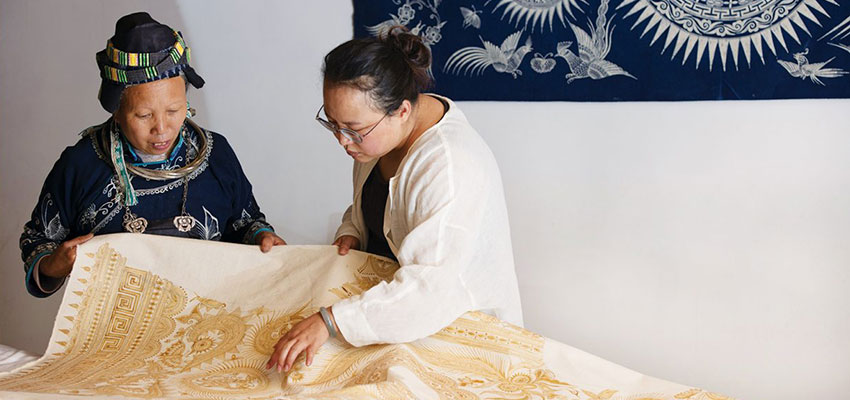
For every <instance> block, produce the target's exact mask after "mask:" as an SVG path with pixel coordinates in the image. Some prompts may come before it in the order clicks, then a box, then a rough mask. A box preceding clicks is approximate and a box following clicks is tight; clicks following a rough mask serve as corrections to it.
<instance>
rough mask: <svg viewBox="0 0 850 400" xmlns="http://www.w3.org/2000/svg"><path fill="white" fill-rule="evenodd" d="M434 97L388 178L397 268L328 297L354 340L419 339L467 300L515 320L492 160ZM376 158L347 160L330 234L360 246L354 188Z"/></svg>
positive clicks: (515, 296)
mask: <svg viewBox="0 0 850 400" xmlns="http://www.w3.org/2000/svg"><path fill="white" fill-rule="evenodd" d="M435 97H436V96H435ZM443 99H445V100H446V101H447V102H448V103H449V110H448V112H447V113H446V114H445V115H444V116H443V118H442V119H441V120H440V121H439V122H438V123H437V124H436V125H434V126H432V127H431V128H429V129H428V130H426V131H425V132H424V133H423V134H422V135H421V136H420V137H419V138H418V139H416V141H415V142H414V143H413V145H412V146H411V148H410V150H409V151H408V154H407V155H406V156H405V157H404V159H403V160H402V161H401V164H400V165H399V168H398V170H397V171H396V174H395V176H393V177H392V178H390V181H389V195H388V196H387V204H386V208H385V211H384V229H383V230H384V236H385V237H386V239H387V243H388V244H389V246H390V249H391V250H392V252H393V254H395V256H396V257H397V258H398V261H399V265H400V266H401V268H399V270H398V271H397V272H396V273H395V276H394V277H393V280H392V281H390V282H382V283H380V284H378V285H377V286H374V287H372V288H371V289H369V290H367V291H366V292H364V293H363V294H361V295H358V296H353V297H351V298H348V299H345V300H342V301H340V302H338V303H336V304H334V305H333V313H334V317H335V319H336V323H337V325H338V326H339V330H340V333H341V334H342V336H343V337H344V338H345V339H346V340H347V341H348V342H349V343H351V344H352V345H354V346H365V345H369V344H374V343H404V342H410V341H413V340H416V339H420V338H423V337H425V336H428V335H431V334H433V333H436V332H437V331H439V330H440V329H442V328H444V327H446V326H448V325H449V324H450V323H452V322H453V321H454V320H455V319H457V318H458V317H459V316H461V314H463V313H465V312H467V311H472V310H480V311H483V312H486V313H488V314H491V315H494V316H496V317H499V318H501V319H503V320H506V321H508V322H511V323H513V324H516V325H520V326H522V310H521V308H520V297H519V287H518V285H517V279H516V272H515V270H514V259H513V250H512V249H511V237H510V228H509V225H508V213H507V208H506V205H505V196H504V192H503V188H502V180H501V175H500V173H499V168H498V166H497V165H496V160H495V158H494V157H493V153H492V152H491V151H490V148H489V147H487V144H485V143H484V140H483V139H482V138H481V136H479V135H478V133H477V132H476V131H475V129H473V128H472V126H470V125H469V122H468V121H467V120H466V116H464V114H463V113H462V112H461V111H460V109H458V107H457V105H456V104H455V103H454V102H452V101H451V100H449V99H447V98H443ZM376 164H377V160H374V161H371V162H368V163H359V162H355V163H354V202H353V204H352V205H351V206H350V207H348V210H347V211H346V212H345V214H344V215H343V218H342V225H341V226H340V227H339V229H338V230H337V232H336V236H335V237H336V238H339V237H340V236H343V235H351V236H354V237H356V238H358V239H359V240H360V248H361V249H365V248H366V240H367V238H368V234H367V230H366V225H365V223H364V221H363V212H362V208H361V193H362V190H363V185H364V183H365V182H366V178H367V177H368V176H369V173H370V172H371V171H372V168H373V167H374V166H375V165H376Z"/></svg>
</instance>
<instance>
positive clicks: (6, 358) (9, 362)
mask: <svg viewBox="0 0 850 400" xmlns="http://www.w3.org/2000/svg"><path fill="white" fill-rule="evenodd" d="M37 358H38V357H36V356H34V355H32V354H30V353H27V352H26V351H23V350H18V349H15V348H12V347H9V346H4V345H2V344H0V372H6V371H11V370H13V369H15V368H18V367H20V366H22V365H24V364H26V363H29V362H30V361H34V360H36V359H37Z"/></svg>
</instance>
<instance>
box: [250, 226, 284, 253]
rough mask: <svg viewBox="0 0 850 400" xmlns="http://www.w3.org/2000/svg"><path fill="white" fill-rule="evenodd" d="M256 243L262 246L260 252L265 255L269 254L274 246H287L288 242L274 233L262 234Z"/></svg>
mask: <svg viewBox="0 0 850 400" xmlns="http://www.w3.org/2000/svg"><path fill="white" fill-rule="evenodd" d="M256 243H257V244H259V245H260V251H262V252H263V253H268V252H269V250H271V249H272V247H274V246H286V242H285V241H284V240H283V239H282V238H281V237H280V236H278V235H277V234H276V233H274V232H272V231H264V232H260V234H259V235H257V239H256Z"/></svg>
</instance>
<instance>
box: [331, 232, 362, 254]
mask: <svg viewBox="0 0 850 400" xmlns="http://www.w3.org/2000/svg"><path fill="white" fill-rule="evenodd" d="M334 246H337V247H339V249H338V252H339V255H341V256H344V255H346V254H348V250H349V249H354V250H360V239H358V238H356V237H354V236H351V235H342V236H340V237H338V238H337V239H336V240H334Z"/></svg>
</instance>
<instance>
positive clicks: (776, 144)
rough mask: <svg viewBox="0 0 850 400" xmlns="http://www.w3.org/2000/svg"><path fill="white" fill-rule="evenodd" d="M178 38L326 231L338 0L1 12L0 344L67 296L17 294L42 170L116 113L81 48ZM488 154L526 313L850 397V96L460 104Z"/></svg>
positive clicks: (636, 362) (247, 148)
mask: <svg viewBox="0 0 850 400" xmlns="http://www.w3.org/2000/svg"><path fill="white" fill-rule="evenodd" d="M140 9H145V10H148V11H150V12H151V13H152V14H153V15H154V17H155V18H157V19H159V20H160V21H162V22H165V23H168V24H170V25H172V26H174V27H177V28H178V29H180V30H182V31H183V32H184V33H185V35H186V38H187V40H188V42H189V45H190V46H192V50H193V52H192V53H193V56H194V58H193V59H194V62H195V66H196V70H197V71H198V72H199V73H200V74H201V75H202V76H203V77H204V78H205V79H206V80H207V82H208V83H207V86H206V87H204V89H202V90H200V91H194V92H193V93H191V95H190V96H191V97H190V98H191V101H192V103H193V106H194V107H196V108H198V110H199V120H200V121H201V123H202V124H203V125H205V126H207V127H210V128H212V129H214V130H216V131H219V132H222V133H224V134H225V135H226V136H227V137H228V139H229V140H230V142H231V143H232V145H233V147H234V148H235V149H236V152H237V153H238V154H239V156H240V159H241V161H242V164H243V166H244V168H245V170H246V173H247V174H248V176H249V177H250V178H251V180H252V182H253V183H254V186H255V194H256V196H257V199H258V201H259V202H260V204H261V206H262V207H263V209H264V210H265V212H266V213H267V215H268V217H269V218H270V220H271V222H272V223H274V224H275V225H276V226H277V228H278V231H279V232H280V233H281V234H282V235H283V236H284V237H285V238H286V239H287V240H288V241H289V242H290V243H293V244H316V243H326V242H327V241H328V240H329V239H330V236H331V234H332V231H333V229H335V227H336V224H337V221H338V219H339V216H340V214H341V212H342V210H343V209H344V207H345V206H347V204H348V201H349V199H350V160H349V159H348V158H347V156H346V155H345V154H344V153H343V152H342V151H341V150H340V149H339V148H338V146H337V145H336V144H335V143H334V141H333V140H332V139H331V137H330V136H329V134H328V133H327V132H325V131H324V130H323V129H322V128H321V127H319V126H318V125H317V124H316V123H315V122H314V121H313V116H314V115H315V112H316V109H317V108H318V107H319V105H320V104H321V93H320V85H321V82H320V72H319V68H320V66H321V60H322V56H323V55H324V54H325V53H326V52H327V51H329V50H330V49H331V48H333V47H334V46H335V45H337V44H338V43H340V42H342V41H344V40H346V39H347V38H348V37H349V35H350V33H351V3H349V2H347V1H343V0H337V1H332V2H331V1H323V2H312V3H310V2H274V1H266V2H261V1H253V2H244V1H240V2H238V3H237V2H224V1H202V0H196V1H180V2H177V4H176V5H175V3H174V2H173V1H158V2H143V1H125V0H122V1H105V0H101V1H89V2H68V1H62V0H53V1H45V0H39V1H32V0H16V1H3V2H2V3H0V17H2V21H0V207H2V210H3V212H4V214H3V215H4V216H3V218H2V219H0V260H2V263H3V268H0V343H4V344H8V345H12V346H16V347H20V348H25V349H28V350H31V351H35V352H39V351H41V349H43V347H44V346H45V344H46V342H47V340H48V334H49V331H50V327H51V325H52V318H53V315H54V312H55V310H56V308H57V307H58V304H59V300H60V296H59V295H55V296H53V297H51V298H49V299H46V300H42V299H35V298H32V297H30V296H28V295H27V294H26V292H25V290H24V286H23V277H24V275H23V272H22V271H23V267H22V263H21V261H20V254H19V250H18V236H19V234H20V231H21V226H22V225H23V223H24V222H25V221H26V220H27V219H28V217H29V215H30V212H31V210H32V207H33V206H34V205H35V201H36V197H37V195H38V191H39V189H40V187H41V184H42V182H43V179H44V177H45V176H46V174H47V172H48V170H49V169H50V167H51V166H52V163H53V162H54V161H55V159H56V158H57V157H58V155H59V153H60V152H61V150H62V149H63V148H64V147H65V146H67V145H70V144H72V143H73V142H74V141H75V140H76V136H75V134H76V133H77V132H78V131H79V130H81V129H82V128H84V127H86V126H88V125H92V124H95V123H99V122H101V121H102V120H104V119H105V118H106V117H107V115H106V114H105V113H104V112H103V111H102V110H101V109H100V106H99V104H98V102H97V99H96V93H97V87H98V86H97V85H98V83H99V80H98V76H97V70H96V66H95V62H94V53H95V52H96V51H98V50H100V49H102V48H103V47H104V45H105V41H106V39H107V38H108V37H109V36H110V35H111V33H112V30H113V29H114V22H115V20H116V19H117V17H118V16H120V15H123V14H124V13H127V12H131V11H136V10H140ZM461 107H462V108H463V110H464V111H465V112H466V114H467V116H468V117H469V119H470V121H471V122H472V124H473V125H474V126H476V127H477V128H478V129H479V131H480V132H481V133H482V135H483V136H484V137H485V138H486V140H487V142H488V143H489V144H490V145H491V147H492V149H493V151H494V152H495V154H496V157H497V159H498V160H499V163H500V166H501V169H502V176H503V179H504V182H505V188H506V192H507V197H508V199H507V200H508V206H509V212H510V217H511V224H512V234H513V240H514V253H515V255H516V265H517V273H518V275H519V281H520V286H521V291H522V295H523V310H524V312H525V318H526V326H527V327H528V328H530V329H532V330H534V331H537V332H539V333H542V334H544V335H546V336H549V337H552V338H554V339H557V340H559V341H562V342H565V343H567V344H570V345H573V346H576V347H578V348H581V349H584V350H587V351H589V352H591V353H594V354H597V355H599V356H602V357H604V358H607V359H609V360H611V361H614V362H617V363H620V364H623V365H626V366H628V367H631V368H634V369H636V370H638V371H641V372H644V373H648V374H651V375H655V376H658V377H662V378H666V379H669V380H673V381H677V382H681V383H686V384H690V385H695V386H700V387H704V388H708V389H711V390H715V391H719V392H723V393H727V394H730V395H734V396H738V397H741V398H749V399H759V398H762V399H798V398H806V399H815V398H830V399H832V398H839V397H844V396H847V393H848V392H850V380H848V379H847V377H848V376H850V339H848V338H850V307H848V306H850V294H848V292H850V290H848V289H850V272H848V271H849V270H850V268H848V267H850V246H848V242H850V207H848V204H850V132H848V131H847V126H848V123H850V113H848V112H847V111H848V108H850V101H846V100H841V101H771V102H700V103H624V104H600V103H597V104H583V103H508V102H502V103H484V102H467V103H461Z"/></svg>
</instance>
